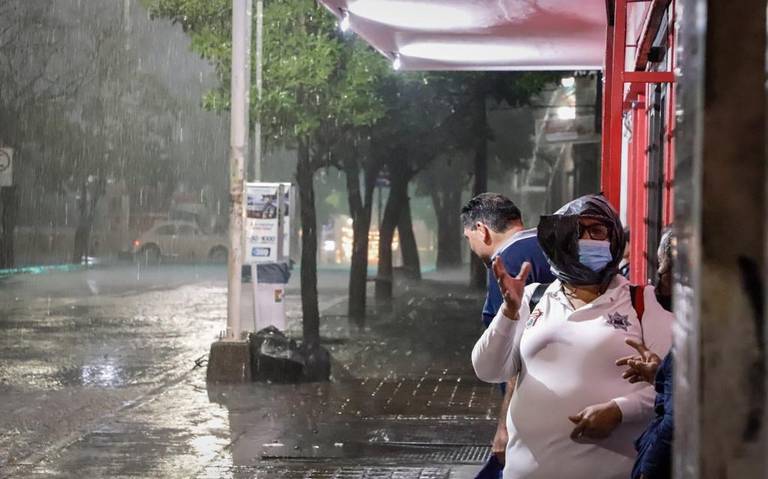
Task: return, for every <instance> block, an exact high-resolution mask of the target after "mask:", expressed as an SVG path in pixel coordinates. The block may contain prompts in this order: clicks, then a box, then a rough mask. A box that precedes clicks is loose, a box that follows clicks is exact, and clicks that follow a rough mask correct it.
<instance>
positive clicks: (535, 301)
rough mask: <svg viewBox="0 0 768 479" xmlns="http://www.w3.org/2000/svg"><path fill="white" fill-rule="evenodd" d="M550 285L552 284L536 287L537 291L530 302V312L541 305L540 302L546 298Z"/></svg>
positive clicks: (542, 284)
mask: <svg viewBox="0 0 768 479" xmlns="http://www.w3.org/2000/svg"><path fill="white" fill-rule="evenodd" d="M550 284H551V283H539V285H538V286H536V289H534V290H533V294H532V295H531V299H529V300H528V311H533V308H535V307H536V305H537V304H539V301H541V298H542V297H543V296H544V293H545V292H546V291H547V288H549V285H550Z"/></svg>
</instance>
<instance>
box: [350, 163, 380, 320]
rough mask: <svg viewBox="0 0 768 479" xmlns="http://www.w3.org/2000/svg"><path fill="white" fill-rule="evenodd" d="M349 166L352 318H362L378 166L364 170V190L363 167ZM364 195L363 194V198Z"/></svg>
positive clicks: (355, 164)
mask: <svg viewBox="0 0 768 479" xmlns="http://www.w3.org/2000/svg"><path fill="white" fill-rule="evenodd" d="M353 162H354V164H351V163H352V162H350V164H349V165H348V166H347V167H346V168H345V169H346V173H347V174H346V176H347V178H346V180H347V198H348V200H349V212H350V215H351V216H352V257H351V258H350V260H351V264H350V271H349V305H348V314H349V317H350V319H353V320H360V319H362V318H364V317H365V303H366V290H367V286H366V285H367V280H368V232H369V230H370V228H371V210H372V207H373V190H374V187H375V184H376V177H377V176H378V172H379V169H378V168H376V167H375V166H369V167H368V168H366V170H365V191H364V192H361V191H360V168H359V167H357V163H356V160H353ZM363 196H364V197H363Z"/></svg>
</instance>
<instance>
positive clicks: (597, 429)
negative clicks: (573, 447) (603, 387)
mask: <svg viewBox="0 0 768 479" xmlns="http://www.w3.org/2000/svg"><path fill="white" fill-rule="evenodd" d="M621 418H622V416H621V409H619V406H618V404H616V403H615V402H614V401H608V402H605V403H602V404H595V405H593V406H588V407H586V408H584V409H583V410H582V411H581V412H580V413H578V414H577V415H575V416H568V419H569V420H570V421H571V422H572V423H574V424H575V425H576V427H575V428H573V432H571V439H573V440H574V441H580V440H583V439H585V438H588V439H604V438H606V437H608V436H610V435H611V432H613V430H614V429H616V426H618V425H619V424H621Z"/></svg>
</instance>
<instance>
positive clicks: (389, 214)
mask: <svg viewBox="0 0 768 479" xmlns="http://www.w3.org/2000/svg"><path fill="white" fill-rule="evenodd" d="M397 163H399V162H398V161H397V160H396V161H393V162H391V163H390V165H389V166H390V190H389V197H388V198H387V205H386V206H385V207H384V217H383V218H382V219H381V227H380V228H379V264H378V271H377V273H376V302H377V303H379V304H381V305H386V304H388V302H389V301H391V300H392V286H393V283H394V275H393V274H392V239H393V238H394V236H395V228H396V227H397V223H398V221H399V220H400V212H401V210H402V208H403V204H404V202H405V201H407V200H408V181H409V180H410V178H409V176H408V175H407V174H405V173H404V172H402V171H396V170H402V168H399V167H398V165H397Z"/></svg>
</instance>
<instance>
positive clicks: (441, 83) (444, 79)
mask: <svg viewBox="0 0 768 479" xmlns="http://www.w3.org/2000/svg"><path fill="white" fill-rule="evenodd" d="M559 77H560V75H559V74H556V73H548V72H547V73H542V72H468V73H435V74H433V75H431V76H430V77H429V82H430V84H431V85H433V87H434V88H436V89H437V90H438V91H440V93H441V99H442V100H443V101H446V102H449V103H450V104H451V112H452V114H451V117H450V118H449V119H448V120H447V121H446V122H445V124H444V129H445V130H446V131H447V132H449V133H448V135H447V136H446V137H447V138H449V139H450V141H451V145H450V146H451V147H452V148H453V149H455V150H459V151H464V152H467V153H469V154H471V157H472V166H471V169H470V170H469V172H470V174H471V175H472V177H473V185H472V194H473V195H476V194H479V193H482V192H484V191H486V190H487V189H488V143H489V141H491V140H493V131H492V129H491V127H490V125H489V122H488V106H489V105H499V104H502V103H503V104H505V105H506V106H507V107H513V108H515V107H523V106H526V105H528V104H529V103H530V102H531V101H532V99H533V97H534V95H535V94H536V93H538V92H540V91H541V90H542V89H543V88H544V87H545V86H546V85H547V84H548V83H550V82H552V81H554V80H556V79H557V78H559ZM509 134H510V135H514V134H516V132H509ZM438 184H440V183H438ZM449 196H450V194H449ZM453 206H455V200H454V205H453ZM453 206H452V207H453ZM446 213H447V212H446ZM454 214H458V212H455V213H454ZM440 221H448V222H455V220H454V219H453V218H449V217H448V216H447V214H446V215H440V216H438V222H440ZM452 228H453V226H451V225H445V224H444V225H442V227H441V228H439V229H441V230H442V231H443V232H445V233H446V234H451V233H448V232H449V231H451V229H452ZM452 235H453V236H454V237H456V236H457V235H458V231H457V232H456V233H455V234H452ZM450 244H451V241H450V240H446V241H443V245H445V246H444V247H449V248H452V246H448V245H450ZM438 256H441V257H442V258H443V261H442V266H444V267H448V266H458V265H459V264H460V261H461V256H460V255H456V254H455V252H453V253H443V254H442V255H441V254H440V253H439V252H438ZM486 274H487V272H486V268H485V265H483V264H482V262H481V261H479V259H478V258H476V257H475V256H474V255H473V256H472V257H471V264H470V284H471V285H472V286H474V287H478V288H482V287H485V281H486Z"/></svg>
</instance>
